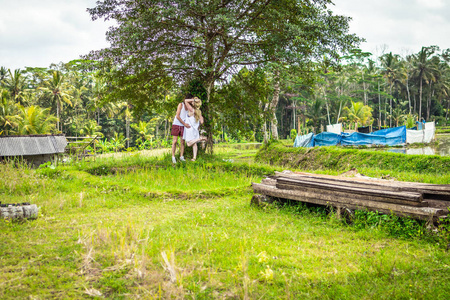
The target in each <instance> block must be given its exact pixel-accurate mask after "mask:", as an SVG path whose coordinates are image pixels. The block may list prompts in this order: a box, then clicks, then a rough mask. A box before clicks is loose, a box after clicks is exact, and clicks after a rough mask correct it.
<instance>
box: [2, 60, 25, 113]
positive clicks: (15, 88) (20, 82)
mask: <svg viewBox="0 0 450 300" xmlns="http://www.w3.org/2000/svg"><path fill="white" fill-rule="evenodd" d="M2 84H3V86H4V88H6V89H7V90H8V91H9V94H10V95H11V98H12V99H13V101H17V102H19V104H21V105H23V104H24V102H25V101H24V96H23V94H24V92H25V90H26V88H27V78H26V77H24V76H23V74H22V71H20V69H16V70H15V71H14V74H13V73H12V72H11V70H8V76H6V77H5V78H4V79H3V80H2Z"/></svg>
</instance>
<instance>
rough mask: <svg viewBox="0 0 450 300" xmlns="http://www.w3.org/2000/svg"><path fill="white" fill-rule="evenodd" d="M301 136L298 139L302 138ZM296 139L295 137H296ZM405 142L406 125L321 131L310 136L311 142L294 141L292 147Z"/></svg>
mask: <svg viewBox="0 0 450 300" xmlns="http://www.w3.org/2000/svg"><path fill="white" fill-rule="evenodd" d="M303 137H306V136H302V137H300V138H299V140H302V139H303ZM296 141H297V139H296ZM405 143H406V126H400V127H395V128H388V129H381V130H378V131H375V132H372V133H359V132H353V133H350V134H348V133H341V134H336V133H331V132H322V133H320V134H318V135H315V136H314V137H313V138H312V141H311V143H309V146H308V145H305V146H298V145H299V144H298V143H297V145H296V144H295V143H294V147H313V146H335V145H339V144H341V145H345V146H348V145H355V146H360V145H387V146H395V145H401V144H405Z"/></svg>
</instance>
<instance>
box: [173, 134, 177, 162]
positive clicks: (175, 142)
mask: <svg viewBox="0 0 450 300" xmlns="http://www.w3.org/2000/svg"><path fill="white" fill-rule="evenodd" d="M177 142H178V137H177V136H173V139H172V162H173V163H176V160H175V152H176V151H177Z"/></svg>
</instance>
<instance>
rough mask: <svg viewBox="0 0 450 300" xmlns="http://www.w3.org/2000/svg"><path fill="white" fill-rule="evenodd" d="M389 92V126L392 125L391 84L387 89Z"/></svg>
mask: <svg viewBox="0 0 450 300" xmlns="http://www.w3.org/2000/svg"><path fill="white" fill-rule="evenodd" d="M389 94H390V97H389V127H392V98H393V96H392V84H391V87H390V89H389Z"/></svg>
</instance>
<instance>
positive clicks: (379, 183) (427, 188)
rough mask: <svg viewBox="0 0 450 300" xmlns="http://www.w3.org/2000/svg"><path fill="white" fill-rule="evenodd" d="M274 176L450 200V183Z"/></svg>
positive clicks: (315, 175)
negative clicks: (420, 194)
mask: <svg viewBox="0 0 450 300" xmlns="http://www.w3.org/2000/svg"><path fill="white" fill-rule="evenodd" d="M275 174H276V176H274V178H280V177H283V178H303V179H305V178H308V179H310V180H322V181H329V182H337V183H339V184H341V185H345V184H353V185H357V184H365V185H368V186H371V187H372V188H373V189H383V188H384V187H387V188H388V189H389V190H399V191H405V192H420V193H422V194H424V199H427V198H436V197H435V196H436V195H440V196H439V199H441V200H443V201H450V184H428V183H418V182H417V183H416V182H404V181H390V180H384V179H364V178H349V177H339V176H331V175H323V174H312V173H292V172H291V173H284V172H275Z"/></svg>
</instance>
